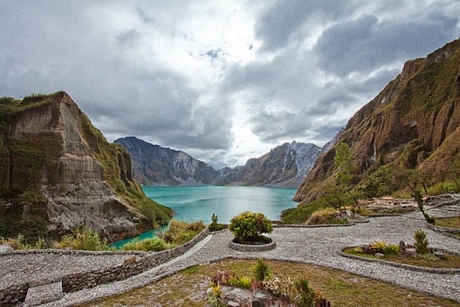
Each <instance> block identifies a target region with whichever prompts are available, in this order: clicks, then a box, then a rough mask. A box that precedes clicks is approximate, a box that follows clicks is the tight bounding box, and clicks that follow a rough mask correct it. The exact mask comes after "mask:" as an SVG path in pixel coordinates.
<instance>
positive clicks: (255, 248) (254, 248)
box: [228, 240, 276, 252]
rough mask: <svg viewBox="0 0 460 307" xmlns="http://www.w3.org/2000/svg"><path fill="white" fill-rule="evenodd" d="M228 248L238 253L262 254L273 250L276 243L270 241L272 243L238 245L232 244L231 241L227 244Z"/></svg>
mask: <svg viewBox="0 0 460 307" xmlns="http://www.w3.org/2000/svg"><path fill="white" fill-rule="evenodd" d="M228 247H230V248H231V249H233V250H236V251H239V252H264V251H269V250H272V249H275V248H276V242H275V241H273V240H272V242H270V243H267V244H261V245H249V244H238V243H235V242H233V240H231V241H230V243H229V244H228Z"/></svg>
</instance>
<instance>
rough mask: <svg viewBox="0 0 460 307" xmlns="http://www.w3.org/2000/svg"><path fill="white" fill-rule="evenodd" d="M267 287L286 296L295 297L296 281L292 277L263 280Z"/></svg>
mask: <svg viewBox="0 0 460 307" xmlns="http://www.w3.org/2000/svg"><path fill="white" fill-rule="evenodd" d="M263 285H264V287H265V289H267V290H269V291H271V292H273V293H275V294H277V295H282V296H286V297H294V296H295V292H294V281H293V280H291V278H290V277H286V278H279V277H275V278H273V279H270V280H267V281H264V282H263Z"/></svg>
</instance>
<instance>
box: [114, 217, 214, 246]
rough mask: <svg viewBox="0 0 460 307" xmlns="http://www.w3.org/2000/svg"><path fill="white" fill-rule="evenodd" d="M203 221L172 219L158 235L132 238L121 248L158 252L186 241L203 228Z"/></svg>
mask: <svg viewBox="0 0 460 307" xmlns="http://www.w3.org/2000/svg"><path fill="white" fill-rule="evenodd" d="M205 227H206V226H205V224H204V222H203V221H198V222H192V223H187V222H183V221H177V220H172V221H171V222H170V223H169V229H168V230H167V231H166V232H164V233H159V234H158V237H155V238H151V239H144V240H134V241H131V242H129V243H126V244H125V245H123V247H122V249H123V250H138V251H145V252H151V251H155V252H159V251H163V250H166V249H171V248H174V247H176V246H179V245H182V244H184V243H187V242H188V241H190V240H192V239H193V238H194V237H195V236H197V235H198V234H199V233H200V232H202V231H203V230H204V229H205Z"/></svg>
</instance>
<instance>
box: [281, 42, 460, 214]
mask: <svg viewBox="0 0 460 307" xmlns="http://www.w3.org/2000/svg"><path fill="white" fill-rule="evenodd" d="M459 67H460V39H458V40H455V41H453V42H451V43H449V44H446V45H445V46H444V47H442V48H441V49H439V50H437V51H435V52H433V53H431V54H430V55H428V56H427V57H426V58H424V59H416V60H412V61H408V62H406V64H405V65H404V68H403V70H402V72H401V74H400V75H399V76H397V77H396V78H395V79H394V80H393V81H391V82H390V83H389V84H388V85H387V86H386V87H385V88H384V89H383V90H382V91H381V92H380V93H379V94H378V95H377V96H376V97H375V98H374V99H373V100H372V101H370V102H369V103H368V104H366V105H365V106H363V107H362V108H361V109H360V110H359V111H358V112H357V113H356V114H355V115H354V116H353V117H352V118H351V119H350V120H349V122H348V123H347V126H346V128H345V130H344V132H343V133H342V134H341V136H340V137H339V138H338V140H337V142H336V143H335V145H334V147H333V148H332V149H331V150H329V151H328V152H326V153H324V154H323V155H321V156H320V157H319V158H318V159H317V161H316V163H315V165H314V167H313V168H312V169H311V171H310V173H309V174H308V175H307V177H306V178H305V180H304V182H303V183H302V185H301V187H300V188H299V190H298V192H297V194H296V196H295V197H294V200H296V201H299V202H300V205H299V206H300V207H304V206H307V207H308V206H310V204H311V203H312V201H314V200H319V202H320V203H324V205H325V206H333V207H334V204H333V202H336V203H341V204H342V205H350V206H351V205H353V203H354V200H353V199H354V198H355V199H356V198H357V197H366V198H370V197H382V196H390V195H395V196H412V195H413V194H414V190H413V189H411V186H412V187H416V189H417V190H418V189H421V190H422V191H421V193H423V194H426V193H430V194H438V193H447V192H451V191H457V192H458V191H459V187H458V184H457V183H458V182H460V172H458V171H457V172H456V171H455V169H456V168H455V165H456V163H459V161H460V70H459ZM341 144H342V145H343V144H345V145H346V146H348V147H349V150H350V153H351V160H352V163H353V165H355V166H356V170H353V172H349V171H346V169H345V171H344V169H343V167H342V168H341V167H340V165H339V164H338V163H335V162H337V161H336V160H337V158H336V157H337V153H338V152H339V153H340V147H339V146H341ZM350 174H352V175H353V176H352V178H349V175H350ZM409 174H412V175H410V176H409ZM413 174H415V177H414V175H413ZM341 177H342V180H340V178H341ZM409 177H413V178H412V179H408V178H409ZM414 178H415V179H414ZM338 179H339V180H338ZM343 179H345V180H343ZM417 193H418V192H417ZM344 194H349V196H350V197H348V200H347V199H345V198H346V197H345V196H344ZM314 205H315V206H318V202H315V203H314ZM306 211H308V212H310V211H311V209H309V210H306V209H302V208H299V209H294V210H290V211H289V212H286V213H285V216H286V217H287V216H291V217H292V216H295V215H296V214H299V215H302V216H304V215H305V213H306ZM304 217H305V216H304ZM288 220H291V219H290V218H288Z"/></svg>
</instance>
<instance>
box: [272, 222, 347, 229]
mask: <svg viewBox="0 0 460 307" xmlns="http://www.w3.org/2000/svg"><path fill="white" fill-rule="evenodd" d="M354 225H356V224H355V223H347V224H319V225H301V224H273V225H272V227H277V228H282V227H284V228H320V227H348V226H354Z"/></svg>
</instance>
